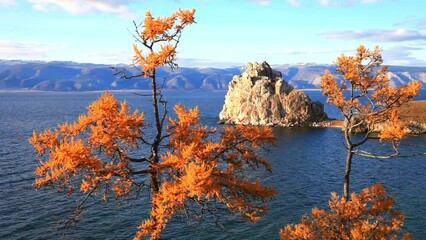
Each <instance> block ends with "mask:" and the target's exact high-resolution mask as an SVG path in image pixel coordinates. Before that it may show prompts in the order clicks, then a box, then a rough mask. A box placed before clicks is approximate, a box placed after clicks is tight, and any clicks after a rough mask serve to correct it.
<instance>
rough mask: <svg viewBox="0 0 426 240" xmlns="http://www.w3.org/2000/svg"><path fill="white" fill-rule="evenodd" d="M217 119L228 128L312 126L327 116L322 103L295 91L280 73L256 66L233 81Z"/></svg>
mask: <svg viewBox="0 0 426 240" xmlns="http://www.w3.org/2000/svg"><path fill="white" fill-rule="evenodd" d="M219 118H220V122H222V123H227V124H245V125H262V126H264V125H268V126H271V125H281V126H314V125H315V123H316V122H318V121H321V120H324V119H327V114H326V113H325V112H324V105H323V104H322V103H320V102H312V101H311V99H310V98H309V96H308V95H307V94H306V93H304V92H301V91H299V90H296V89H294V88H293V87H292V86H291V85H290V84H288V83H287V82H286V81H285V80H284V79H282V75H281V72H279V71H275V70H273V69H271V67H270V66H269V64H268V63H267V62H263V63H261V64H259V63H256V62H255V63H248V64H247V66H246V70H245V72H243V73H242V74H241V75H236V76H234V77H233V78H232V81H231V82H230V83H229V87H228V93H227V94H226V96H225V104H224V105H223V108H222V111H221V112H220V114H219Z"/></svg>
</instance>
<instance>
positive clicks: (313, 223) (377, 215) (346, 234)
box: [280, 183, 411, 240]
mask: <svg viewBox="0 0 426 240" xmlns="http://www.w3.org/2000/svg"><path fill="white" fill-rule="evenodd" d="M328 204H329V207H330V212H327V211H325V210H323V209H318V208H314V209H312V212H311V215H307V216H304V217H302V219H301V221H300V223H298V224H289V225H287V226H285V227H284V228H282V229H281V231H280V238H281V239H282V240H285V239H292V240H294V239H317V240H319V239H342V240H349V239H397V237H398V232H399V231H400V230H401V228H402V224H403V221H404V214H403V213H402V212H400V211H399V210H397V209H394V208H393V205H394V204H395V200H394V198H393V196H392V195H388V194H387V193H386V191H385V189H384V188H383V186H382V185H381V184H380V183H377V184H375V185H373V186H372V187H370V188H364V189H363V190H362V191H361V192H360V193H359V194H356V193H352V194H351V200H350V201H347V198H346V197H344V196H342V197H340V196H338V195H337V194H336V193H331V199H330V201H329V202H328ZM402 239H405V240H408V239H411V234H410V233H406V234H404V236H403V238H402Z"/></svg>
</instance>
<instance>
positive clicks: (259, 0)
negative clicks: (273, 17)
mask: <svg viewBox="0 0 426 240" xmlns="http://www.w3.org/2000/svg"><path fill="white" fill-rule="evenodd" d="M247 1H249V2H251V3H255V4H259V5H269V4H271V3H272V0H247Z"/></svg>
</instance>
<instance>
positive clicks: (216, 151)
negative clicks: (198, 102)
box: [135, 105, 275, 239]
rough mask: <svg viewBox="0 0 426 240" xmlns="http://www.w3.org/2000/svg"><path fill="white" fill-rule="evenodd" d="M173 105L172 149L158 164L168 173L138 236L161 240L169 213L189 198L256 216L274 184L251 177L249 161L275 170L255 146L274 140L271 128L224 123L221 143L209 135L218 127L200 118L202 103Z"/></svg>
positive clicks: (261, 210) (247, 215) (156, 167)
mask: <svg viewBox="0 0 426 240" xmlns="http://www.w3.org/2000/svg"><path fill="white" fill-rule="evenodd" d="M174 110H175V112H176V114H177V117H178V119H177V120H175V119H169V122H170V126H169V129H168V132H169V134H170V135H171V137H170V140H169V145H170V151H168V152H167V153H165V154H163V155H162V157H161V158H162V162H161V163H160V164H158V165H156V166H153V168H154V169H155V170H156V171H158V172H159V173H161V174H162V176H163V177H164V178H163V179H162V182H163V183H162V185H161V187H160V189H159V191H158V192H157V193H156V194H155V195H154V197H153V206H154V207H153V208H152V210H151V218H150V219H148V220H146V221H144V222H143V223H142V224H141V225H140V226H139V227H138V228H139V231H138V233H137V235H136V237H135V239H141V238H142V237H143V236H145V235H151V239H157V238H158V237H159V236H160V233H161V231H162V230H163V229H164V228H165V226H166V224H167V222H168V220H169V219H170V217H171V216H172V215H173V214H174V213H175V212H176V211H177V210H179V209H182V208H183V207H184V205H185V203H186V202H188V201H195V202H197V203H199V204H202V203H205V202H206V201H209V200H215V201H217V202H222V203H224V204H225V205H226V206H227V207H228V208H229V209H230V210H234V211H238V212H241V214H242V216H243V217H246V218H248V219H250V220H252V221H254V220H257V219H258V218H259V216H260V215H261V214H262V213H263V212H264V211H265V210H266V205H265V200H266V199H268V198H271V197H273V196H274V195H275V189H274V188H271V187H265V186H262V185H261V184H260V181H259V179H257V180H254V181H253V180H251V179H250V178H249V177H248V176H247V175H246V174H245V173H244V172H245V171H246V168H247V166H249V167H252V168H257V167H258V165H261V166H264V167H265V168H266V169H270V165H269V163H268V162H267V161H266V159H263V158H261V157H259V156H257V154H256V150H257V149H258V147H260V146H261V145H263V144H265V143H271V142H272V141H273V140H274V137H273V134H272V130H271V128H259V127H249V126H236V127H225V128H224V129H223V130H222V131H221V139H220V140H218V141H217V142H216V141H213V140H212V139H211V138H210V137H209V136H210V134H212V133H215V132H216V129H208V128H207V127H205V126H202V125H201V124H200V123H199V121H198V108H194V109H190V110H185V109H184V108H183V106H181V105H176V106H175V109H174ZM256 200H259V201H260V203H261V204H260V205H259V204H257V203H256Z"/></svg>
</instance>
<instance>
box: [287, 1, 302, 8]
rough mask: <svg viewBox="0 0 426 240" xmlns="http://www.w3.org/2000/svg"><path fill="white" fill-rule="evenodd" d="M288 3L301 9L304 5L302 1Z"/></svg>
mask: <svg viewBox="0 0 426 240" xmlns="http://www.w3.org/2000/svg"><path fill="white" fill-rule="evenodd" d="M286 1H287V2H288V3H290V4H291V5H293V6H295V7H300V6H301V5H302V0H286Z"/></svg>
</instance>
